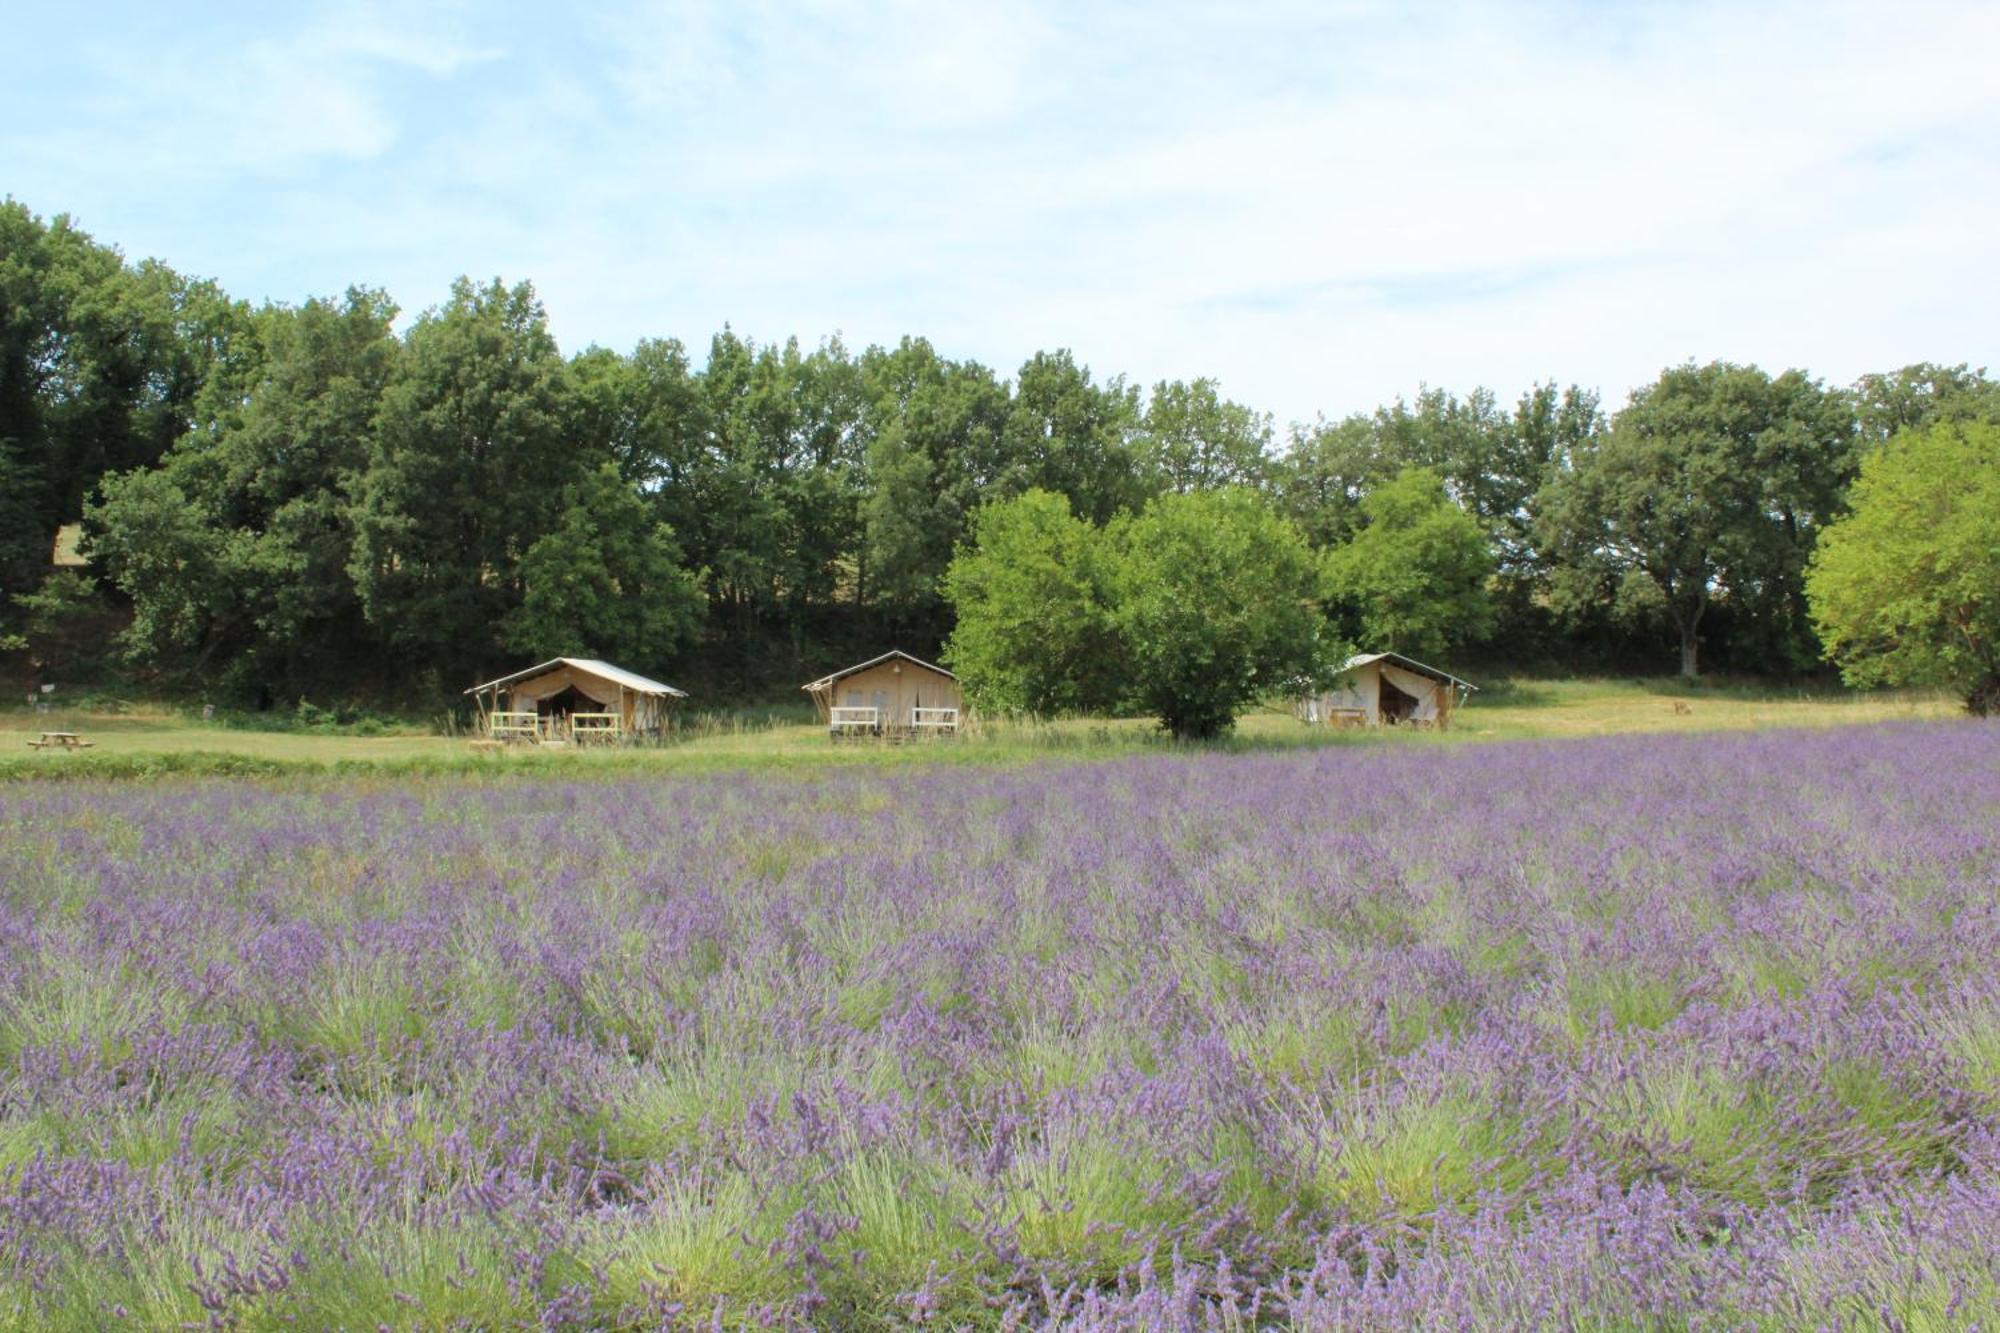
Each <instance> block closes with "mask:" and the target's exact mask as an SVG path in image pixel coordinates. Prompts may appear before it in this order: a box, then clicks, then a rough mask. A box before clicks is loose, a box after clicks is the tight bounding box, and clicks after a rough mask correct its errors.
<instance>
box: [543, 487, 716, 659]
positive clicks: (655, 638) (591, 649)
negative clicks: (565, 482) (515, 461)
mask: <svg viewBox="0 0 2000 1333" xmlns="http://www.w3.org/2000/svg"><path fill="white" fill-rule="evenodd" d="M564 500H565V506H564V509H563V513H562V516H561V518H560V519H559V520H558V521H557V523H556V526H555V528H554V529H553V530H551V531H550V532H548V533H547V534H545V535H544V536H543V537H542V538H541V539H540V540H538V541H536V542H535V544H534V545H533V546H530V547H529V548H528V549H527V551H526V553H525V554H523V555H522V557H521V582H522V585H523V592H522V597H521V605H520V606H519V607H517V608H516V609H515V610H514V612H513V614H512V615H511V616H509V617H508V621H507V643H508V646H509V647H511V648H514V649H515V650H517V651H519V652H522V653H526V654H528V655H529V656H532V657H538V658H540V657H566V656H601V657H609V658H611V659H613V660H615V661H618V662H620V663H626V664H632V665H636V666H639V667H642V668H647V669H664V668H666V667H667V666H668V665H669V664H670V663H672V662H673V661H674V660H675V659H676V658H677V657H678V656H679V655H680V654H681V653H682V652H683V651H685V650H686V649H687V647H688V646H689V645H690V644H692V643H693V642H694V639H695V635H696V634H697V633H698V632H699V630H700V628H701V623H702V613H703V610H704V600H703V597H702V590H701V580H700V578H699V577H698V576H697V575H696V574H694V573H692V572H690V571H689V570H686V569H684V568H682V567H681V563H680V560H681V551H680V546H679V544H678V543H677V542H676V541H675V540H674V535H673V532H672V531H671V530H670V529H669V528H668V527H667V526H666V525H665V524H664V523H661V522H659V521H658V519H656V518H655V517H653V515H652V514H651V513H650V512H649V511H648V507H647V505H646V503H645V501H644V500H643V499H641V498H640V496H639V495H638V494H637V493H636V492H635V491H633V489H632V487H631V486H630V485H629V484H628V483H627V482H626V481H625V479H624V478H623V476H621V475H620V473H619V470H618V467H617V465H616V464H614V463H605V464H604V465H602V466H601V467H600V468H599V469H598V470H597V471H595V472H592V473H590V474H589V475H587V476H585V477H584V478H582V479H581V480H580V481H578V482H577V483H576V484H575V485H573V486H571V487H569V488H567V489H566V491H565V493H564Z"/></svg>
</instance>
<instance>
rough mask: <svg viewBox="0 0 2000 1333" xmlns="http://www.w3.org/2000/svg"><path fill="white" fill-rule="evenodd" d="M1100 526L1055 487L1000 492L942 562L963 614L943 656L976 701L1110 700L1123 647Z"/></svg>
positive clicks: (1074, 704) (1052, 705)
mask: <svg viewBox="0 0 2000 1333" xmlns="http://www.w3.org/2000/svg"><path fill="white" fill-rule="evenodd" d="M1111 574H1112V570H1111V553H1110V552H1109V550H1108V549H1107V547H1106V544H1105V538H1104V535H1103V533H1102V532H1100V531H1099V530H1098V529H1097V528H1095V527H1093V526H1092V525H1091V524H1090V523H1088V522H1086V521H1085V520H1083V519H1080V518H1078V517H1076V515H1075V514H1073V513H1072V512H1071V511H1070V504H1069V501H1068V500H1067V499H1066V498H1065V497H1063V496H1060V495H1057V494H1055V493H1054V492H1051V491H1043V490H1031V491H1028V492H1026V493H1025V494H1022V495H1019V496H1016V497H1015V498H1013V499H1012V500H1003V501H996V502H995V503H993V504H991V505H988V506H986V507H985V508H984V509H981V510H979V511H978V513H977V514H975V515H974V516H973V521H972V535H971V540H970V542H969V543H968V544H967V545H966V546H965V547H964V548H963V549H961V550H960V551H959V553H958V555H957V557H956V558H954V559H953V560H952V562H951V566H950V568H949V569H948V570H947V571H946V572H945V577H944V588H945V594H946V596H947V597H948V598H949V600H950V602H951V604H952V607H953V609H954V610H955V611H956V613H957V616H958V624H957V628H955V629H954V630H953V631H952V635H951V641H950V643H948V644H947V645H946V646H945V661H946V663H947V664H948V665H949V666H950V667H951V669H952V670H953V671H955V672H957V673H958V675H959V677H960V679H961V680H963V681H964V683H965V688H966V691H967V693H968V694H969V695H970V696H971V697H972V699H973V700H974V701H975V702H976V703H978V704H979V705H980V706H982V707H985V708H989V709H997V710H1000V711H1008V712H1014V711H1028V712H1037V713H1062V712H1071V711H1084V710H1094V709H1103V708H1109V707H1112V706H1114V705H1115V704H1116V703H1117V702H1118V699H1119V694H1120V675H1119V672H1120V664H1121V663H1122V661H1123V660H1124V659H1123V654H1122V652H1121V651H1120V648H1119V645H1118V641H1117V636H1116V630H1115V628H1114V626H1113V623H1112V608H1111V600H1110V599H1111Z"/></svg>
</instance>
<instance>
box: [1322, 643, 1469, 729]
mask: <svg viewBox="0 0 2000 1333" xmlns="http://www.w3.org/2000/svg"><path fill="white" fill-rule="evenodd" d="M1473 688H1474V687H1473V686H1471V685H1469V684H1467V683H1466V682H1465V681H1462V680H1460V679H1459V678H1458V677H1457V676H1454V675H1452V674H1450V673H1449V672H1445V671H1439V670H1438V669H1437V668H1436V667H1430V666H1425V665H1424V664H1423V663H1422V662H1418V661H1414V660H1412V659H1410V658H1407V657H1404V656H1403V655H1402V654H1400V653H1361V654H1358V655H1356V656H1354V657H1351V658H1349V659H1348V660H1347V663H1346V665H1345V666H1344V667H1343V669H1342V675H1341V678H1340V680H1339V681H1338V683H1337V684H1336V685H1335V686H1334V688H1332V689H1330V690H1325V691H1321V692H1320V693H1317V694H1308V695H1306V696H1305V697H1304V698H1302V699H1301V700H1300V701H1299V709H1298V711H1299V717H1300V718H1301V719H1302V720H1304V721H1306V722H1311V723H1315V724H1319V725H1325V726H1360V727H1381V726H1399V725H1403V724H1412V725H1415V726H1420V727H1437V728H1440V729H1442V728H1444V727H1448V726H1450V725H1451V715H1452V712H1453V711H1454V710H1455V709H1456V708H1457V706H1458V704H1459V703H1460V702H1461V701H1462V699H1463V698H1464V696H1465V695H1467V694H1469V693H1470V692H1471V691H1472V689H1473Z"/></svg>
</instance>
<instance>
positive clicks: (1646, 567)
mask: <svg viewBox="0 0 2000 1333" xmlns="http://www.w3.org/2000/svg"><path fill="white" fill-rule="evenodd" d="M1855 456H1856V451H1855V443H1854V424H1853V416H1852V414H1851V412H1850V411H1849V410H1848V407H1847V404H1846V401H1845V399H1844V397H1843V396H1842V395H1841V394H1840V393H1838V392H1837V391H1830V390H1827V389H1826V388H1824V387H1823V386H1821V385H1820V384H1819V383H1818V382H1817V381H1815V380H1812V379H1810V378H1808V377H1807V376H1806V375H1804V374H1803V373H1802V372H1799V371H1795V370H1794V371H1787V372H1785V373H1784V374H1783V375H1780V376H1778V377H1776V378H1775V379H1774V378H1772V377H1771V376H1769V375H1766V374H1765V373H1764V372H1763V371H1761V370H1759V369H1757V368H1756V367H1755V366H1735V365H1729V364H1727V363H1724V362H1715V363H1712V364H1709V365H1705V366H1696V365H1686V366H1676V367H1674V368H1672V369H1670V370H1668V371H1666V372H1665V373H1663V374H1662V375H1661V376H1660V378H1659V380H1658V381H1657V382H1656V383H1654V384H1651V385H1648V386H1646V387H1645V388H1643V389H1640V390H1637V391H1636V392H1634V393H1633V395H1632V398H1631V402H1630V403H1629V405H1628V406H1627V407H1626V408H1625V410H1624V411H1622V412H1620V413H1619V414H1618V416H1617V419H1616V420H1615V421H1614V422H1613V423H1612V428H1611V430H1610V431H1609V432H1608V433H1607V434H1605V435H1603V436H1601V437H1599V438H1597V439H1594V440H1590V441H1586V442H1584V443H1583V444H1582V445H1581V447H1580V448H1578V449H1577V450H1576V452H1575V453H1574V456H1573V457H1572V459H1571V460H1570V465H1569V466H1568V467H1567V468H1566V469H1563V470H1560V471H1558V472H1557V473H1556V475H1555V476H1554V477H1553V479H1552V480H1551V481H1550V483H1549V485H1548V486H1547V487H1545V488H1544V490H1543V491H1542V493H1541V494H1540V495H1539V496H1538V497H1537V499H1536V505H1537V508H1538V511H1539V516H1540V526H1539V528H1538V532H1539V533H1540V535H1541V538H1542V540H1543V541H1544V543H1545V546H1546V549H1547V550H1548V551H1549V552H1550V553H1551V554H1552V556H1553V558H1554V560H1555V561H1556V563H1557V565H1558V566H1559V567H1558V569H1557V570H1556V571H1555V579H1554V593H1555V596H1556V598H1557V600H1558V603H1559V604H1562V605H1564V606H1565V608H1566V609H1568V610H1570V611H1571V612H1572V613H1575V612H1578V611H1582V610H1587V609H1588V608H1589V607H1591V606H1592V605H1596V604H1606V603H1609V604H1612V605H1614V606H1615V607H1617V608H1618V609H1620V610H1621V611H1622V612H1624V613H1625V614H1627V615H1628V616H1630V617H1632V618H1635V619H1644V618H1649V617H1652V616H1658V617H1660V618H1661V619H1663V620H1664V621H1665V622H1666V623H1667V624H1668V625H1669V626H1670V627H1671V628H1672V630H1673V632H1674V633H1675V634H1676V636H1677V637H1678V638H1679V641H1680V669H1681V674H1682V675H1683V676H1687V677H1693V676H1694V675H1695V674H1697V671H1698V669H1699V657H1700V654H1699V645H1700V642H1701V629H1702V625H1703V622H1704V619H1705V618H1706V617H1707V615H1708V613H1709V611H1710V610H1711V609H1712V608H1713V607H1714V605H1715V604H1716V603H1717V602H1718V601H1722V600H1726V601H1727V602H1728V603H1729V604H1730V606H1731V609H1732V610H1733V611H1734V612H1735V613H1737V615H1738V620H1739V624H1740V625H1741V626H1744V627H1746V629H1747V631H1748V637H1751V638H1752V639H1753V641H1754V643H1755V651H1754V653H1746V654H1745V655H1746V656H1754V657H1755V659H1756V660H1757V661H1758V662H1759V664H1760V665H1769V664H1771V663H1772V662H1774V661H1775V662H1778V663H1780V664H1783V665H1788V666H1796V665H1804V664H1805V663H1806V662H1809V661H1810V660H1812V659H1813V658H1814V657H1815V656H1816V649H1815V647H1814V645H1813V642H1812V639H1811V636H1810V627H1809V625H1808V624H1807V621H1806V614H1805V603H1804V596H1803V577H1804V570H1805V564H1806V560H1807V559H1808V557H1809V556H1810V555H1811V552H1812V545H1813V542H1814V540H1815V539H1816V538H1817V535H1818V532H1819V529H1820V527H1821V526H1822V525H1823V524H1824V523H1825V522H1826V521H1827V520H1828V519H1830V518H1831V517H1833V516H1834V515H1835V514H1837V513H1838V512H1839V510H1840V505H1841V502H1842V497H1843V496H1844V495H1845V492H1846V488H1847V485H1848V482H1849V480H1850V479H1851V478H1852V475H1853V470H1854V463H1855Z"/></svg>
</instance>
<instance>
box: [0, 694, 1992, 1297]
mask: <svg viewBox="0 0 2000 1333" xmlns="http://www.w3.org/2000/svg"><path fill="white" fill-rule="evenodd" d="M0 883H4V886H5V887H4V893H0V943H4V948H0V1312H4V1318H5V1319H6V1320H7V1321H9V1322H10V1323H11V1324H12V1325H13V1326H16V1327H23V1328H26V1327H33V1328H77V1329H83V1328H93V1329H94V1328H101V1327H105V1326H107V1325H111V1326H115V1325H117V1324H119V1323H121V1322H123V1323H125V1324H128V1325H130V1326H133V1327H145V1328H157V1327H171V1326H175V1325H178V1324H196V1325H202V1324H213V1325H215V1326H218V1327H242V1328H261V1327H272V1326H284V1327H308V1328H318V1327H348V1328H372V1327H376V1326H378V1325H387V1326H390V1327H422V1328H450V1327H469V1328H470V1327H480V1328H483V1327H506V1326H537V1327H545V1328H586V1327H607V1326H608V1327H632V1328H651V1327H659V1326H674V1325H686V1326H691V1327H710V1326H717V1325H719V1326H722V1327H733V1326H742V1325H751V1326H758V1325H776V1326H795V1327H806V1326H810V1327H871V1326H885V1325H900V1324H905V1323H923V1322H931V1323H935V1324H938V1325H941V1326H961V1325H975V1326H984V1327H1003V1328H1025V1327H1036V1326H1043V1325H1060V1326H1089V1327H1106V1328H1160V1327H1185V1328H1198V1329H1206V1328H1219V1329H1232V1328H1251V1327H1268V1326H1296V1327H1303V1328H1322V1327H1350V1328H1383V1329H1389V1328H1403V1327H1409V1326H1412V1325H1416V1324H1428V1325H1433V1326H1439V1327H1450V1328H1460V1327H1562V1328H1569V1327H1578V1326H1588V1327H1611V1326H1615V1327H1653V1326H1659V1325H1668V1326H1678V1327H1687V1328H1711V1327H1714V1328H1741V1327H1766V1328H1789V1327H1794V1326H1801V1325H1803V1326H1824V1327H1853V1328H1859V1327H1890V1328H1908V1329H1920V1328H1946V1327H1954V1328H1955V1327H1961V1326H1966V1325H1970V1324H1979V1323H1985V1324H1986V1325H1987V1326H1989V1327H1990V1326H1994V1325H1996V1324H2000V1261H1996V1258H1995V1256H1996V1255H2000V973H1996V970H1995V960H1996V958H2000V724H1976V723H1967V724H1961V725H1907V726H1900V727H1884V728H1872V729H1852V730H1840V731H1827V732H1813V733H1807V732H1786V733H1781V734H1780V733H1767V734H1761V735H1742V736H1728V737H1724V736H1702V737H1675V738H1665V739H1662V738H1645V739H1639V738H1631V739H1610V740H1603V741H1591V742H1568V743H1556V744H1534V745H1526V744H1524V745H1490V746H1481V747H1465V748H1458V749H1425V750H1421V751H1409V750H1391V749H1354V748H1342V749H1339V750H1320V751H1312V752H1302V753H1291V754H1285V755H1281V756H1269V757H1243V756H1221V755H1214V756H1206V757H1190V758H1179V757H1171V756H1153V757H1143V758H1133V759H1127V760H1121V761H1118V762H1113V763H1105V764H1089V765H1071V766H1043V767H1029V768H1019V769H1012V770H1007V771H999V772H996V771H972V770H965V769H951V770H944V769H937V770H924V769H909V770H904V771H900V772H897V773H895V774H893V775H888V774H869V773H864V772H841V773H838V774H829V775H824V776H819V777H814V778H799V777H790V778H779V777H770V778H752V777H740V778H734V779H714V778H703V779H699V780H642V779H638V778H631V777H624V778H618V779H614V780H608V781H598V782H575V783H564V782H554V781H546V780H541V779H533V780H519V781H509V780H506V779H504V778H503V779H497V780H492V781H488V782H479V781H475V780H465V779H433V780H426V781H403V782H397V783H391V782H386V781H379V780H377V781H370V780H365V779H341V780H321V781H315V782H304V781H301V782H297V783H295V784H293V785H290V786H277V785H260V784H257V783H252V782H230V781H202V782H186V783H181V784H159V785H152V786H140V785H99V784H88V783H78V784H47V785H40V784H22V785H15V786H12V787H9V788H4V789H0Z"/></svg>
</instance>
